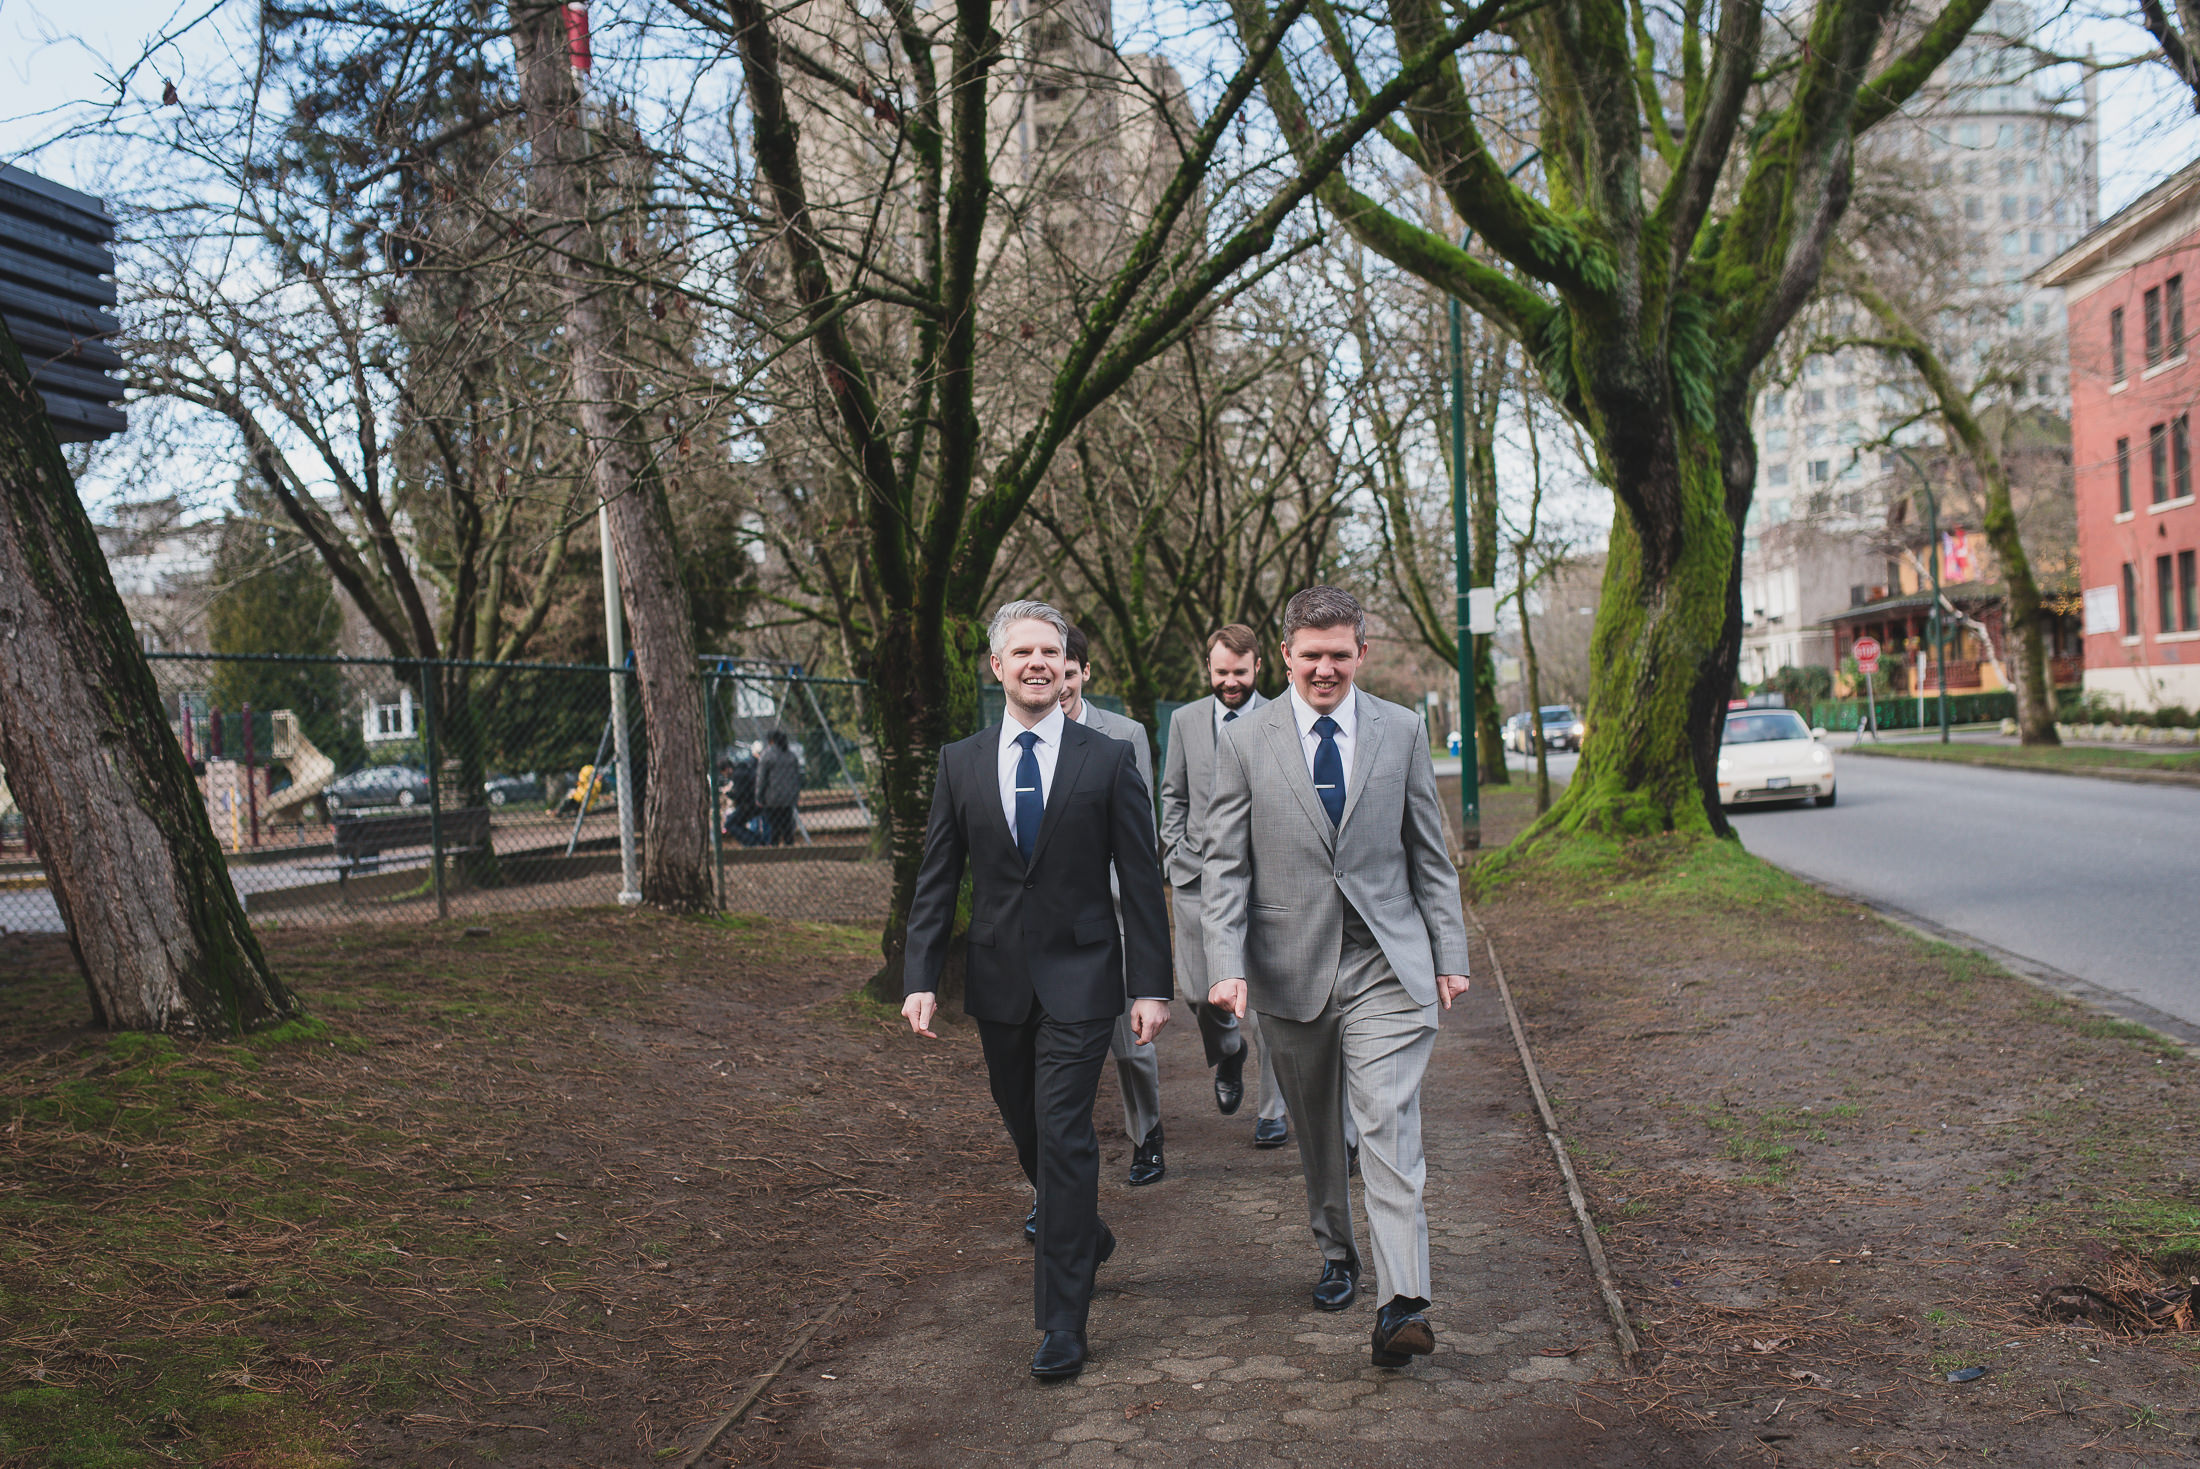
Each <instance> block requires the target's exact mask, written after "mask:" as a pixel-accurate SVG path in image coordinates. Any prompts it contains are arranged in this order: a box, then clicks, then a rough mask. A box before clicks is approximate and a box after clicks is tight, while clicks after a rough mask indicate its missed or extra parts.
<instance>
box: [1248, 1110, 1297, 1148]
mask: <svg viewBox="0 0 2200 1469" xmlns="http://www.w3.org/2000/svg"><path fill="white" fill-rule="evenodd" d="M1289 1141H1291V1124H1290V1122H1288V1121H1287V1120H1285V1119H1284V1118H1281V1117H1263V1118H1261V1119H1260V1121H1258V1122H1256V1123H1254V1124H1253V1146H1254V1147H1256V1148H1280V1147H1282V1146H1283V1145H1284V1144H1285V1143H1287V1142H1289Z"/></svg>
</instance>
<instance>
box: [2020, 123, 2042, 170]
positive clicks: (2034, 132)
mask: <svg viewBox="0 0 2200 1469" xmlns="http://www.w3.org/2000/svg"><path fill="white" fill-rule="evenodd" d="M2039 145H2040V125H2039V124H2038V123H2036V122H2028V123H2026V124H2025V125H2024V146H2025V147H2027V148H2037V147H2038V146H2039ZM2032 166H2033V167H2034V168H2038V167H2039V165H2038V164H2037V163H2035V164H2033V165H2032Z"/></svg>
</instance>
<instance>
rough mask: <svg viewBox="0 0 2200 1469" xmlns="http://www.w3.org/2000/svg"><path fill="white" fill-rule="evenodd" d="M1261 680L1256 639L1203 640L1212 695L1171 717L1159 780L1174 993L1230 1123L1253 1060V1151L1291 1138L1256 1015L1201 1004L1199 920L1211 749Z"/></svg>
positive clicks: (1203, 977) (1241, 633) (1258, 701)
mask: <svg viewBox="0 0 2200 1469" xmlns="http://www.w3.org/2000/svg"><path fill="white" fill-rule="evenodd" d="M1259 675H1260V643H1259V639H1258V638H1257V637H1256V636H1255V634H1254V632H1253V630H1252V629H1251V628H1249V627H1246V626H1245V625H1244V624H1242V623H1236V622H1233V623H1231V624H1229V625H1228V626H1227V627H1221V628H1217V629H1216V630H1215V631H1214V632H1212V633H1210V634H1208V636H1207V686H1208V688H1210V689H1212V690H1213V692H1212V693H1211V694H1210V695H1209V696H1208V697H1206V698H1204V699H1196V700H1194V701H1193V702H1191V703H1189V704H1185V705H1183V706H1181V707H1180V708H1178V709H1177V711H1176V713H1174V714H1173V715H1171V716H1170V717H1169V744H1168V751H1169V753H1168V759H1167V760H1166V761H1164V762H1163V765H1162V771H1161V868H1162V872H1163V874H1164V875H1165V876H1167V878H1168V879H1169V886H1170V895H1169V908H1170V912H1171V915H1172V917H1173V921H1174V926H1175V929H1176V984H1177V990H1178V992H1179V993H1180V994H1182V995H1183V996H1184V1001H1185V1003H1186V1004H1188V1005H1190V1006H1191V1007H1192V1017H1193V1018H1194V1019H1195V1020H1197V1021H1198V1022H1199V1038H1200V1040H1201V1042H1202V1043H1204V1045H1205V1047H1206V1050H1207V1065H1208V1066H1209V1067H1211V1068H1212V1069H1213V1071H1214V1073H1215V1105H1216V1106H1217V1107H1219V1108H1221V1109H1222V1115H1223V1116H1225V1117H1227V1116H1229V1115H1230V1114H1232V1113H1234V1112H1236V1111H1237V1109H1238V1106H1239V1104H1240V1103H1242V1102H1243V1101H1244V1099H1245V1061H1246V1053H1247V1047H1248V1046H1252V1047H1258V1049H1259V1051H1260V1073H1259V1075H1260V1102H1259V1106H1258V1110H1257V1116H1256V1119H1255V1121H1254V1123H1253V1146H1254V1147H1256V1148H1280V1147H1282V1146H1283V1145H1284V1143H1285V1142H1287V1141H1289V1139H1290V1136H1291V1129H1290V1123H1289V1122H1288V1121H1287V1120H1286V1119H1287V1109H1286V1108H1285V1106H1284V1102H1283V1092H1282V1091H1281V1090H1280V1089H1279V1088H1278V1087H1277V1086H1276V1068H1275V1064H1274V1063H1273V1062H1272V1061H1271V1060H1270V1058H1269V1055H1268V1048H1267V1047H1266V1046H1265V1045H1262V1044H1261V1041H1260V1013H1259V1012H1258V1011H1253V1012H1251V1013H1248V1014H1247V1015H1246V1017H1245V1023H1244V1025H1243V1026H1242V1027H1240V1026H1239V1024H1238V1019H1237V1017H1236V1016H1235V1015H1232V1014H1231V1013H1230V1012H1229V1011H1228V1010H1225V1009H1221V1008H1219V1007H1217V1006H1214V1005H1210V1004H1208V1003H1207V990H1208V988H1209V986H1208V981H1207V948H1206V939H1205V936H1204V931H1203V929H1202V926H1201V921H1200V908H1199V873H1200V867H1201V864H1202V863H1203V862H1204V861H1205V858H1206V850H1207V804H1208V802H1209V801H1210V800H1212V799H1213V797H1214V791H1215V745H1216V743H1217V742H1218V741H1220V740H1221V738H1222V732H1223V730H1224V729H1225V728H1227V727H1228V726H1229V725H1232V724H1235V723H1236V722H1237V721H1239V720H1240V719H1243V718H1245V717H1246V716H1247V715H1249V714H1251V713H1252V712H1253V711H1254V710H1256V709H1258V708H1260V707H1261V706H1262V705H1263V704H1266V703H1267V702H1268V701H1267V700H1266V699H1264V698H1262V697H1261V693H1260V690H1259V689H1258V688H1256V687H1254V683H1253V681H1254V680H1255V679H1256V678H1258V677H1259Z"/></svg>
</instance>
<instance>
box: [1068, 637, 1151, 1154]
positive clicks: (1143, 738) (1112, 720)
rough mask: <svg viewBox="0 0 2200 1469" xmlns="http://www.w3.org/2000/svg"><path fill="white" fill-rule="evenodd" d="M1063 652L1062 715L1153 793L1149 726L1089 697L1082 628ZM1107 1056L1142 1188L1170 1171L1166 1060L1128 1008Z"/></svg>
mask: <svg viewBox="0 0 2200 1469" xmlns="http://www.w3.org/2000/svg"><path fill="white" fill-rule="evenodd" d="M1062 654H1063V657H1062V673H1063V678H1062V712H1063V713H1064V714H1065V715H1067V716H1068V717H1069V718H1070V719H1071V720H1072V721H1073V722H1075V723H1077V724H1081V725H1083V726H1085V728H1087V729H1090V730H1093V731H1096V732H1097V733H1100V734H1104V735H1106V736H1108V738H1110V739H1116V740H1121V741H1123V742H1124V743H1125V744H1127V745H1129V746H1131V747H1132V748H1133V749H1134V750H1136V751H1137V752H1138V778H1139V779H1140V780H1143V781H1144V782H1145V783H1146V789H1147V791H1148V792H1149V793H1150V792H1151V791H1152V790H1153V741H1152V740H1151V739H1149V738H1148V737H1147V734H1146V726H1144V725H1143V724H1140V723H1139V722H1138V721H1137V720H1135V719H1132V718H1130V717H1128V716H1127V715H1122V714H1116V713H1114V712H1112V711H1110V710H1107V709H1103V708H1101V707H1100V706H1099V705H1097V704H1094V703H1092V702H1091V701H1090V700H1088V699H1086V698H1085V686H1086V685H1087V684H1088V683H1090V682H1091V681H1092V645H1091V643H1090V642H1088V641H1087V640H1086V638H1085V630H1084V629H1083V628H1081V627H1078V626H1077V625H1076V624H1074V623H1072V624H1071V625H1070V630H1069V636H1068V637H1067V638H1065V639H1063V641H1062ZM1148 799H1151V796H1150V795H1149V797H1148ZM1110 880H1111V881H1112V880H1113V879H1112V878H1111V879H1110ZM1108 1054H1109V1055H1111V1056H1113V1057H1114V1058H1115V1079H1116V1083H1117V1085H1118V1086H1119V1087H1120V1088H1121V1090H1122V1093H1123V1132H1124V1135H1125V1136H1126V1137H1128V1138H1129V1139H1130V1140H1131V1168H1130V1184H1131V1186H1132V1187H1133V1188H1142V1187H1144V1186H1145V1185H1146V1184H1149V1183H1159V1182H1160V1181H1161V1179H1162V1176H1163V1175H1164V1174H1166V1173H1167V1172H1168V1171H1169V1165H1168V1163H1167V1161H1166V1160H1165V1159H1164V1158H1163V1157H1162V1153H1161V1143H1162V1138H1161V1058H1160V1056H1159V1055H1158V1054H1157V1053H1156V1052H1155V1051H1154V1048H1153V1042H1152V1041H1141V1040H1139V1038H1138V1037H1137V1036H1136V1035H1135V1034H1133V1033H1132V1031H1131V1022H1130V1012H1129V1011H1128V1010H1126V1011H1124V1012H1123V1014H1122V1015H1121V1016H1120V1017H1118V1018H1117V1020H1116V1023H1115V1037H1114V1039H1113V1040H1111V1041H1110V1042H1109V1043H1108Z"/></svg>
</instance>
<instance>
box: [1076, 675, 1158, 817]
mask: <svg viewBox="0 0 2200 1469" xmlns="http://www.w3.org/2000/svg"><path fill="white" fill-rule="evenodd" d="M1078 707H1079V709H1080V711H1081V712H1082V713H1083V714H1084V716H1085V717H1084V718H1082V719H1080V720H1078V721H1077V722H1078V723H1079V724H1081V725H1083V726H1084V727H1085V728H1087V729H1089V730H1094V731H1097V732H1098V733H1100V734H1104V735H1106V736H1107V737H1108V738H1109V739H1111V740H1121V741H1122V742H1123V743H1124V744H1126V745H1129V746H1130V747H1131V748H1132V749H1134V750H1136V751H1137V752H1138V778H1139V779H1140V780H1142V781H1144V782H1145V783H1146V799H1147V800H1149V801H1151V800H1152V799H1153V737H1152V736H1151V735H1149V734H1147V733H1146V726H1144V725H1143V724H1140V723H1139V722H1138V721H1137V720H1135V719H1133V718H1131V717H1130V716H1129V715H1128V714H1117V713H1114V712H1113V711H1111V710H1107V709H1103V708H1101V707H1100V706H1099V705H1098V704H1095V703H1093V702H1092V700H1090V699H1080V700H1079V701H1078Z"/></svg>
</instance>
